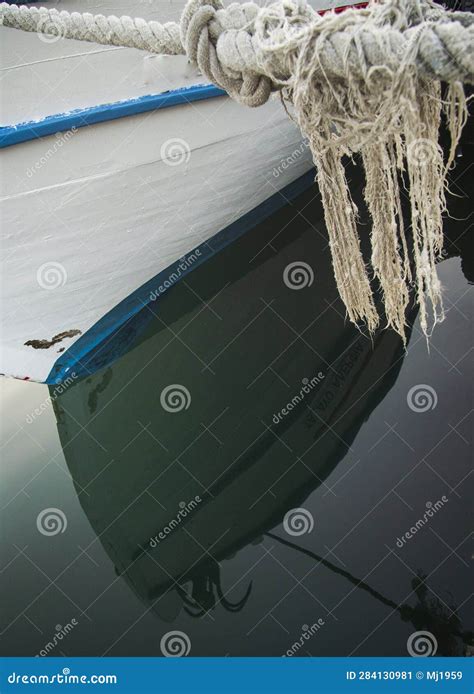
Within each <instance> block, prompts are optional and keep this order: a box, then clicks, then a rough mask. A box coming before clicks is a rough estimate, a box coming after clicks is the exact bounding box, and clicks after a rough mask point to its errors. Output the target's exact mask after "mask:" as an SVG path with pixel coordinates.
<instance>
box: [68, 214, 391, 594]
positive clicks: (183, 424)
mask: <svg viewBox="0 0 474 694" xmlns="http://www.w3.org/2000/svg"><path fill="white" fill-rule="evenodd" d="M262 226H264V225H262ZM256 233H260V232H259V231H256ZM310 233H311V234H313V233H314V232H313V231H312V230H310ZM311 238H312V239H313V241H312V243H313V245H314V246H315V248H314V249H312V251H314V253H315V257H317V258H318V259H319V266H318V273H317V281H315V283H314V285H313V286H312V287H308V288H307V290H305V291H306V292H307V293H306V296H305V300H304V301H303V300H301V298H299V297H297V295H298V294H299V292H293V291H291V290H289V289H288V286H286V285H285V283H284V282H283V281H282V279H281V277H282V272H281V271H282V269H283V268H282V265H281V264H282V262H283V264H284V263H285V261H286V260H290V259H294V257H295V253H298V250H297V249H298V239H297V238H295V239H293V240H292V243H291V244H290V246H289V247H288V248H284V249H282V250H281V251H280V253H279V254H278V256H276V257H272V258H271V259H270V260H264V259H263V256H262V260H261V261H260V262H259V263H258V265H257V267H255V268H254V269H253V270H252V271H249V265H248V259H247V258H246V256H245V249H244V248H243V247H242V248H241V247H240V246H239V247H236V246H234V247H233V248H232V260H233V262H232V264H231V266H232V268H233V270H232V272H233V276H229V277H228V279H229V284H228V285H227V286H226V287H225V288H224V289H222V290H221V291H220V292H219V299H218V301H217V300H216V301H215V302H214V301H213V298H212V292H211V294H207V295H206V296H205V299H203V300H204V301H205V302H206V305H210V303H211V304H212V306H215V307H216V308H215V310H216V311H218V312H220V309H219V306H224V307H226V308H227V311H224V312H222V315H221V318H222V320H220V321H219V320H217V319H216V320H215V322H214V323H213V325H212V330H211V329H210V326H209V323H208V321H207V320H206V319H205V317H204V316H203V315H202V304H201V302H199V303H197V302H195V303H194V305H191V306H190V305H189V303H188V304H187V310H185V311H183V312H178V313H176V311H175V310H174V305H173V304H174V300H173V297H177V298H176V301H175V304H176V305H177V306H179V304H180V302H182V303H185V305H186V302H189V298H188V299H186V301H183V296H184V294H183V292H184V289H182V290H179V291H181V294H179V291H178V287H176V289H175V290H174V292H173V294H170V295H169V297H168V300H167V301H168V303H167V304H163V306H162V308H163V309H165V308H167V309H168V310H167V312H166V315H165V314H163V313H162V314H160V315H163V316H164V320H166V318H168V320H169V319H170V318H171V317H173V318H174V320H173V322H172V323H171V326H170V330H168V329H167V328H164V327H162V328H161V329H160V330H158V331H157V330H156V326H155V328H154V332H153V330H152V329H151V328H150V334H149V335H148V337H147V339H144V340H143V341H142V342H141V344H139V345H138V346H137V347H136V348H135V349H134V350H133V351H132V352H130V353H129V354H127V355H126V356H125V357H123V358H122V360H121V361H120V362H118V364H117V366H116V367H112V368H110V369H108V370H106V371H104V372H102V373H101V374H97V375H95V376H94V377H92V378H89V379H87V380H85V381H81V382H79V383H77V384H75V385H72V386H71V387H70V388H69V389H68V390H67V391H66V392H65V393H64V394H63V395H61V396H60V397H59V398H58V399H57V401H56V412H57V417H58V428H59V433H60V437H61V442H62V445H63V448H64V453H65V456H66V460H67V464H68V466H69V469H70V471H71V474H72V476H73V479H74V482H75V484H76V488H77V491H78V494H79V498H80V501H81V504H82V506H83V508H84V510H85V512H86V514H87V516H88V518H89V520H90V522H91V524H92V526H93V527H94V530H95V531H96V533H97V535H98V537H99V538H100V540H101V542H102V543H103V545H104V547H105V549H106V551H107V552H108V554H109V556H110V557H111V559H112V561H113V562H114V563H115V565H116V569H117V571H118V572H119V573H120V574H122V575H123V576H124V578H125V579H126V580H127V581H128V582H129V583H130V585H131V586H132V587H133V589H134V591H135V592H136V593H137V594H138V595H139V596H140V597H141V598H142V599H143V600H144V601H146V602H149V601H151V600H153V599H154V598H156V597H157V596H159V595H161V594H163V592H164V591H166V590H167V589H168V588H169V587H170V586H172V585H173V584H174V583H175V582H176V581H179V582H181V583H182V582H184V581H186V580H188V579H191V580H192V579H193V576H194V575H195V574H197V573H199V571H201V570H203V568H202V565H203V564H205V563H206V559H209V555H208V554H206V552H207V551H208V552H209V553H210V555H211V556H212V557H214V558H216V559H218V560H220V559H223V558H226V557H229V556H230V555H231V554H232V553H233V552H235V551H237V550H238V549H239V548H240V547H242V546H244V545H245V544H247V543H248V542H250V541H252V540H255V539H257V538H258V537H259V536H260V535H261V534H262V533H263V532H264V531H265V530H267V529H269V528H271V527H274V526H275V525H276V524H277V523H279V522H280V521H281V519H282V515H283V514H284V513H285V512H286V511H287V510H288V509H289V508H292V507H295V506H298V505H300V504H301V503H303V501H304V499H305V498H306V497H307V496H308V494H309V493H310V492H311V491H312V490H313V489H314V488H315V487H317V486H318V485H320V484H321V483H324V480H325V479H326V478H327V476H328V475H329V474H330V472H331V470H332V469H333V468H334V466H335V465H336V464H337V462H338V461H339V460H340V459H341V457H342V456H343V455H344V454H345V452H346V451H347V447H348V446H350V444H351V442H352V441H353V439H354V437H355V435H356V434H357V432H358V430H359V428H360V426H361V425H362V423H363V421H364V420H365V419H366V417H367V413H368V411H371V410H372V409H373V408H374V407H375V406H376V405H377V403H378V402H379V401H380V400H381V398H382V397H383V396H384V394H385V393H386V392H387V390H388V389H389V388H390V387H391V385H392V383H393V380H394V378H395V376H396V373H397V372H398V368H399V366H400V364H401V360H402V358H403V350H402V345H401V341H400V339H399V338H398V336H396V335H395V334H393V333H392V332H390V331H385V332H380V333H379V334H378V335H377V336H376V338H375V340H374V341H373V342H372V341H370V340H369V339H367V338H366V337H365V336H364V335H362V334H361V333H359V332H358V331H357V330H356V329H355V328H354V327H353V326H352V325H350V324H349V325H348V324H346V323H345V321H344V319H343V318H342V317H341V316H340V315H339V313H338V312H337V311H325V308H326V309H327V304H328V303H329V304H330V303H331V302H334V301H335V300H336V289H335V287H334V280H333V276H332V271H331V266H330V263H329V262H328V261H329V259H328V257H327V255H326V257H325V249H324V245H325V244H324V240H323V239H322V238H320V237H318V238H316V235H314V236H312V237H311ZM305 247H306V250H307V251H308V247H307V245H306V246H305ZM296 257H298V256H297V255H296ZM210 272H211V274H212V268H210ZM199 273H200V271H199V270H198V271H197V272H196V274H195V276H194V278H195V280H196V282H198V284H199V279H200V275H199ZM202 277H203V278H204V279H205V275H204V273H202ZM214 291H215V290H214ZM175 292H176V293H175ZM199 292H201V289H199ZM187 296H189V293H188V295H187ZM200 296H201V297H203V294H202V293H200ZM259 296H262V297H265V296H267V297H268V296H271V304H269V305H271V307H272V308H271V310H270V309H268V310H265V311H264V313H263V314H261V317H260V318H259V319H258V320H256V319H255V314H256V313H257V312H258V309H257V308H256V306H255V301H257V300H258V297H259ZM235 297H240V302H239V301H235ZM250 297H253V300H250ZM255 297H257V299H255ZM247 298H249V301H246V299H247ZM230 307H231V310H230ZM309 310H310V311H311V314H314V315H316V316H318V315H321V316H322V317H321V319H320V321H319V322H316V325H315V331H314V332H313V333H312V335H311V337H310V336H309V334H307V336H306V339H304V340H303V339H301V340H298V339H297V340H295V339H294V338H293V344H292V341H291V338H290V339H289V337H288V330H287V328H286V327H285V324H284V323H282V322H281V321H280V320H279V319H278V318H275V317H274V313H273V311H277V312H278V314H279V315H280V316H281V317H285V316H288V317H289V316H291V322H292V324H293V325H303V324H307V323H309V322H310V321H309V320H308V316H307V313H308V311H309ZM198 315H200V319H199V320H194V319H195V318H196V316H198ZM167 325H170V323H169V322H167ZM249 326H250V327H249ZM170 331H171V334H172V335H181V334H183V335H185V342H186V346H183V345H182V343H181V342H180V340H179V339H176V340H171V341H170ZM184 331H185V332H184ZM236 336H237V338H238V337H239V336H241V338H239V339H241V340H242V341H241V342H240V343H239V342H238V340H237V338H236ZM289 344H290V348H288V345H289ZM221 345H222V349H221V348H220V346H221ZM188 346H189V349H188ZM196 353H198V354H199V355H205V356H204V358H203V359H202V361H203V362H205V364H206V365H207V368H206V366H205V365H204V366H203V365H202V364H199V363H198V361H197V360H196ZM216 354H218V355H219V356H218V358H217V357H216V356H215V355H216ZM273 354H276V355H279V357H278V360H276V359H274V358H273V357H272V355H273ZM210 355H214V357H213V358H212V357H211V356H210ZM269 364H272V365H273V366H272V368H273V369H275V368H277V372H276V371H274V373H272V372H270V371H269V370H268V368H269ZM137 365H140V366H139V369H140V370H139V373H138V374H137ZM143 365H144V366H143ZM211 369H212V370H213V372H214V374H211V373H210V371H211ZM274 374H276V376H275V375H274ZM173 384H174V386H175V390H176V393H178V387H179V388H181V395H182V396H183V398H184V400H183V401H182V402H183V409H181V410H180V411H179V412H171V411H167V410H166V408H164V406H163V393H164V392H165V391H166V390H167V389H168V388H169V387H170V386H173ZM183 394H184V395H183ZM165 404H166V403H165ZM186 405H187V408H185V406H186ZM83 427H87V433H86V432H85V431H84V430H83ZM96 440H98V441H99V442H100V447H99V446H98V445H97V443H96ZM101 447H103V448H101ZM203 548H204V549H203Z"/></svg>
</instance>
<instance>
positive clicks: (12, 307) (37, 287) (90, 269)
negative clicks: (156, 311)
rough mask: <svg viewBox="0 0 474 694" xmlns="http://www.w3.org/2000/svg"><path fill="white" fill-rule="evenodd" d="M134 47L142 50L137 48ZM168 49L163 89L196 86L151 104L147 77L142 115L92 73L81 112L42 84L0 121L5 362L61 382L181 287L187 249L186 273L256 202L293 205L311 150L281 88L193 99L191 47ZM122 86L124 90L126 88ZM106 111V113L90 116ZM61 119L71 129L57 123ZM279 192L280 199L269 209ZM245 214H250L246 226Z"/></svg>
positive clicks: (0, 364)
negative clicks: (265, 97) (249, 103)
mask: <svg viewBox="0 0 474 694" xmlns="http://www.w3.org/2000/svg"><path fill="white" fill-rule="evenodd" d="M4 31H6V32H7V37H8V38H9V40H10V41H12V40H13V39H12V38H11V37H12V34H15V38H16V37H18V36H21V37H22V41H28V40H30V41H34V42H36V43H38V42H39V39H38V37H37V36H36V35H34V34H33V35H30V34H28V35H26V39H25V35H23V34H20V32H14V31H13V30H4ZM62 43H67V44H71V43H72V44H74V45H75V44H77V42H68V41H63V42H62ZM55 45H56V44H55ZM62 50H63V51H64V50H65V49H64V47H62ZM113 50H114V51H115V50H116V49H113ZM124 50H125V51H130V52H131V54H133V60H134V61H135V62H136V61H137V54H138V52H137V51H132V50H131V49H124ZM109 53H110V51H109V52H106V56H107V61H108V62H109V63H110V55H109ZM104 59H105V58H104V56H103V55H102V53H100V52H93V53H92V54H90V53H89V54H88V61H87V62H89V61H91V60H92V61H99V62H98V65H99V64H100V65H101V62H100V61H103V60H104ZM58 60H59V58H58ZM61 60H63V61H66V63H67V61H68V60H71V58H62V57H61ZM74 60H77V56H75V57H74ZM140 60H142V61H143V60H145V58H143V57H141V58H140ZM166 61H167V62H166V65H167V68H166V69H167V74H168V83H167V85H166V87H167V88H169V86H170V84H169V82H170V80H171V81H172V83H173V87H174V88H173V89H172V90H171V92H170V91H168V92H166V94H165V97H166V98H168V97H169V95H170V94H171V95H172V94H174V93H178V94H181V92H182V90H183V88H189V95H190V96H189V99H188V98H187V97H186V94H188V92H186V93H185V97H184V98H182V99H181V102H182V103H178V104H177V105H174V106H171V107H168V108H159V109H158V110H151V111H146V112H143V113H139V110H140V109H138V110H137V109H136V108H135V104H138V105H140V104H142V103H143V102H142V101H140V100H143V98H145V99H146V98H147V97H143V93H142V92H143V91H146V85H145V86H143V85H142V86H141V88H140V90H138V91H137V90H135V93H134V94H133V97H134V99H135V101H133V102H130V103H131V104H132V106H133V108H135V111H134V110H133V109H132V110H130V109H129V112H131V113H136V115H130V116H128V117H117V115H116V112H117V113H118V114H119V115H122V111H123V104H122V102H116V103H114V104H110V105H106V106H99V107H97V103H96V102H97V99H98V95H97V94H95V93H93V91H91V90H92V86H90V87H89V91H87V90H86V89H85V86H84V85H83V84H82V83H81V85H82V86H81V90H80V98H79V100H78V97H77V95H76V99H75V101H74V102H73V105H74V107H75V108H76V107H77V108H80V109H82V110H81V111H79V112H78V113H75V112H73V113H72V114H70V113H65V114H64V113H63V114H60V116H58V117H57V116H55V115H54V114H52V115H51V116H47V115H45V113H46V112H45V107H44V104H43V105H42V106H41V105H39V106H38V105H37V103H36V101H35V99H36V98H37V95H36V93H35V97H34V99H33V101H28V99H26V97H25V99H26V101H25V104H24V108H23V111H22V110H21V109H19V108H18V106H14V107H13V106H10V105H9V104H8V103H7V104H6V105H5V107H4V109H3V111H4V116H3V123H4V125H6V126H7V127H5V128H3V129H2V132H3V134H4V144H7V145H10V146H6V147H5V149H3V151H2V173H3V175H2V179H3V190H2V199H1V208H0V214H1V221H2V235H3V238H2V268H1V271H2V311H1V313H2V319H1V333H2V349H1V356H0V372H2V373H3V374H6V375H10V376H15V377H17V378H22V379H31V380H34V381H40V382H48V383H51V382H57V381H60V380H62V379H64V378H65V377H67V375H68V373H69V372H70V371H71V370H74V366H76V368H79V370H80V367H81V360H84V359H85V358H86V357H87V353H88V352H89V351H90V350H92V349H97V348H98V347H99V346H100V344H101V343H103V342H104V341H107V340H108V339H110V338H111V336H112V335H116V334H117V332H118V331H120V329H121V328H122V327H124V326H126V325H127V323H128V321H129V320H130V318H131V317H132V316H133V315H135V314H136V313H137V311H138V310H139V309H141V308H143V307H144V306H145V305H151V302H153V301H154V300H155V299H156V298H158V297H159V296H160V295H161V294H162V293H163V291H164V290H165V289H167V288H169V287H170V286H172V284H173V283H174V281H175V278H176V272H178V270H177V266H176V263H177V262H178V263H179V259H181V258H182V259H184V262H183V263H181V267H182V274H185V272H188V271H190V270H192V269H193V266H194V265H195V264H198V263H199V262H202V260H203V259H204V258H205V257H206V256H207V255H208V254H209V253H213V252H215V251H216V250H217V249H218V247H220V246H222V245H223V244H225V243H227V242H229V241H230V240H231V239H232V238H233V237H235V236H237V235H238V234H240V233H242V232H243V231H245V230H246V229H247V228H250V227H251V225H252V220H251V217H249V213H250V212H251V211H252V210H256V209H257V210H258V213H257V214H258V216H259V217H260V218H261V217H262V216H264V215H265V214H269V213H270V211H272V208H275V206H277V205H279V204H280V205H281V204H283V203H284V201H285V197H284V196H283V197H282V196H280V197H279V198H278V199H276V198H274V197H273V198H272V196H275V194H277V193H278V192H279V191H283V190H285V189H286V188H287V187H288V186H289V185H290V184H292V183H293V182H295V181H297V180H298V179H300V178H301V177H302V176H303V175H304V174H306V173H307V172H308V171H309V170H310V169H311V167H312V162H311V156H310V152H309V149H308V148H307V147H306V146H305V143H304V142H303V141H302V138H301V134H300V132H299V130H298V128H297V127H296V125H295V124H293V123H292V122H291V121H290V120H289V119H288V117H287V115H286V114H285V112H284V109H283V108H282V106H281V104H280V103H279V102H278V101H273V102H271V103H268V104H267V105H266V106H264V107H262V108H259V109H255V110H251V109H247V108H245V107H243V106H239V105H238V104H236V103H235V102H233V101H232V100H231V99H229V98H228V97H224V96H220V97H216V98H206V99H204V100H199V101H192V94H193V93H194V92H195V91H196V90H199V89H200V87H198V86H196V83H197V81H198V78H197V77H196V75H190V73H189V67H188V66H187V65H186V62H185V59H184V57H183V56H177V57H167V58H166ZM56 62H57V61H52V63H53V67H54V69H53V68H49V67H48V65H47V61H46V60H43V61H42V62H41V64H40V65H35V69H36V70H39V71H43V72H42V73H41V74H42V76H43V78H44V79H47V77H48V75H50V72H49V71H50V70H51V69H52V70H53V75H57V65H56ZM122 62H123V61H122ZM67 64H68V65H69V63H67ZM134 69H135V70H136V65H135V64H134ZM15 70H17V75H20V77H21V79H22V80H23V82H24V85H23V86H24V87H26V75H27V74H30V73H28V72H25V69H24V66H16V67H15V66H13V67H12V66H10V67H9V68H8V69H7V71H6V75H7V85H8V84H10V83H11V84H12V85H13V84H15V89H14V90H13V87H12V90H13V91H12V94H17V93H18V84H17V83H16V82H15V80H13V79H11V75H12V71H13V72H14V71H15ZM30 76H31V75H30ZM160 79H162V78H161V77H160ZM125 81H126V80H125ZM82 87H84V88H83V89H82ZM164 87H165V85H164V83H163V84H162V82H159V88H160V89H162V90H163V89H164ZM124 88H127V89H128V87H127V85H125V87H124ZM148 89H149V85H148ZM180 90H181V91H180ZM33 91H35V90H34V89H33ZM120 96H121V92H120V90H119V89H118V88H117V89H115V90H114V98H117V97H120ZM56 97H57V93H56V96H55V98H56ZM199 98H201V97H199ZM71 99H72V97H71V98H69V100H68V103H71ZM7 101H8V100H7ZM127 104H128V102H125V106H127ZM165 105H167V104H165ZM54 108H56V109H57V108H59V105H55V107H54ZM120 108H122V111H120ZM127 108H128V106H127ZM147 108H148V106H147ZM38 109H39V117H38V118H36V119H35V117H34V116H35V114H36V116H38ZM20 113H22V114H23V113H24V116H23V118H22V119H21V120H22V121H30V120H33V121H34V122H33V123H27V124H26V125H25V124H24V123H23V124H22V123H19V125H15V126H14V127H12V126H11V123H10V124H9V121H8V119H9V120H10V121H11V119H12V118H17V119H19V118H20ZM97 113H99V114H101V115H100V118H101V119H102V120H106V122H102V123H100V122H96V124H95V125H88V126H87V127H81V126H83V125H84V122H86V121H87V122H92V123H93V122H94V118H97ZM5 114H6V115H5ZM29 114H32V115H33V117H30V116H29ZM104 114H105V115H104ZM109 117H110V118H111V120H107V118H109ZM5 118H6V119H7V122H5ZM91 118H92V120H90V119H91ZM55 119H56V120H55ZM72 122H74V123H75V125H72V126H71V125H70V124H71V123H72ZM55 123H57V127H58V128H59V129H60V130H61V132H58V133H56V134H49V135H48V134H47V133H48V132H50V131H51V129H54V127H55ZM66 125H69V126H70V127H68V129H66ZM38 133H39V134H40V135H41V134H43V133H46V134H47V136H42V137H37V135H38ZM21 139H28V141H23V142H19V140H21ZM309 182H310V178H309V177H306V178H304V179H303V183H305V184H306V185H308V184H309ZM302 185H303V184H302ZM269 199H272V200H273V202H272V204H271V205H267V206H266V207H265V208H262V207H261V206H262V203H265V201H267V200H269ZM242 217H244V218H245V220H246V221H245V224H244V225H240V227H239V228H236V226H235V224H236V222H238V220H240V219H241V218H242ZM229 227H230V231H229V233H228V234H227V235H224V236H222V231H223V230H226V229H229ZM244 227H245V228H244ZM220 232H221V236H220V237H218V240H217V242H216V244H215V245H213V241H212V240H213V239H215V238H216V235H217V234H219V233H220ZM196 248H197V249H198V251H199V252H196V253H194V254H193V250H194V249H196ZM167 269H169V275H170V278H168V279H167V277H166V271H167ZM163 273H164V274H163ZM178 276H179V277H180V276H181V272H180V274H179V275H178ZM154 278H156V286H154V285H153V279H154ZM150 283H151V284H150ZM144 285H145V286H144ZM140 288H142V290H141V289H140ZM155 306H156V305H155ZM73 345H76V350H75V351H74V350H71V348H72V346H73ZM101 365H103V363H102V364H101Z"/></svg>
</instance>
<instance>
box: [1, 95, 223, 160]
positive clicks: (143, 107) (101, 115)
mask: <svg viewBox="0 0 474 694" xmlns="http://www.w3.org/2000/svg"><path fill="white" fill-rule="evenodd" d="M224 95H225V92H224V91H223V90H222V89H219V88H218V87H215V86H214V85H213V84H200V85H195V86H194V87H187V88H185V89H175V90H173V91H171V92H164V93H162V94H148V95H147V96H139V97H138V98H136V99H128V100H127V101H116V102H115V103H112V104H101V105H100V106H93V107H91V108H79V109H76V110H75V111H69V113H58V114H56V115H54V116H47V118H43V120H40V121H28V122H27V123H18V124H17V125H8V126H5V127H2V128H0V148H1V147H9V146H10V145H17V144H18V143H19V142H27V141H28V140H35V139H36V138H39V137H45V136H46V135H55V134H56V133H59V132H64V131H65V130H72V129H73V128H82V127H84V126H85V125H93V124H94V123H103V122H104V121H108V120H115V119H116V118H123V117H124V116H134V115H136V114H137V113H145V112H146V111H154V110H157V109H160V108H168V107H169V106H177V105H179V104H189V103H191V102H192V101H201V100H202V99H211V98H214V97H216V96H224Z"/></svg>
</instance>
